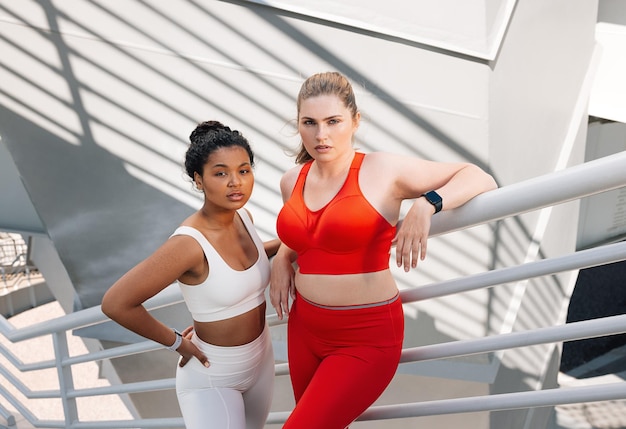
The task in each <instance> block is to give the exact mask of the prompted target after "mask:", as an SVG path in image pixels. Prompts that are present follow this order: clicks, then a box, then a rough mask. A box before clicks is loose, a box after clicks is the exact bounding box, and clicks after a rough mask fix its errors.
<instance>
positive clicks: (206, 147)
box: [185, 121, 254, 180]
mask: <svg viewBox="0 0 626 429" xmlns="http://www.w3.org/2000/svg"><path fill="white" fill-rule="evenodd" d="M189 141H190V142H191V144H190V145H189V148H188V149H187V153H186V155H185V171H186V172H187V175H188V176H189V177H191V179H192V180H193V178H194V177H193V175H194V173H198V174H199V175H201V176H202V170H203V168H204V165H205V164H206V162H207V160H208V159H209V156H211V154H212V153H213V152H215V151H216V150H218V149H220V148H223V147H232V146H239V147H242V148H244V149H245V150H246V152H248V156H249V157H250V165H251V166H253V167H254V153H253V152H252V148H250V144H249V143H248V140H246V138H245V137H244V136H243V135H242V134H241V133H240V132H239V131H237V130H231V129H230V128H229V127H227V126H226V125H224V124H222V123H221V122H218V121H204V122H201V123H200V124H198V126H197V127H196V129H195V130H193V131H192V133H191V135H190V136H189Z"/></svg>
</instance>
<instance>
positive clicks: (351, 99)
mask: <svg viewBox="0 0 626 429" xmlns="http://www.w3.org/2000/svg"><path fill="white" fill-rule="evenodd" d="M319 95H336V96H337V97H338V98H339V99H340V100H341V101H342V102H343V104H344V106H345V107H347V108H348V110H350V113H351V114H352V119H353V120H354V119H356V117H357V114H358V112H359V109H358V108H357V105H356V97H355V95H354V91H353V90H352V84H350V81H349V80H348V79H347V78H346V77H345V76H344V75H342V74H341V73H338V72H323V73H316V74H314V75H312V76H310V77H309V78H308V79H307V80H305V81H304V83H303V84H302V86H301V87H300V92H299V93H298V99H297V102H296V106H297V109H298V122H299V120H300V105H301V104H302V101H303V100H306V99H307V98H311V97H317V96H319ZM311 159H313V157H311V155H309V153H308V152H307V151H306V149H305V148H304V145H303V144H302V143H301V144H300V148H299V150H298V153H297V154H296V163H297V164H304V163H305V162H307V161H310V160H311Z"/></svg>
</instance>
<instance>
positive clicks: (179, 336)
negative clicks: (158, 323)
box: [166, 329, 183, 352]
mask: <svg viewBox="0 0 626 429" xmlns="http://www.w3.org/2000/svg"><path fill="white" fill-rule="evenodd" d="M172 331H174V334H176V339H175V340H174V344H172V345H171V346H166V347H167V348H168V349H170V350H171V351H173V352H175V351H176V349H177V348H179V347H180V345H181V344H182V342H183V334H181V333H180V332H178V331H177V330H176V329H172Z"/></svg>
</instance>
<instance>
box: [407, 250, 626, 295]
mask: <svg viewBox="0 0 626 429" xmlns="http://www.w3.org/2000/svg"><path fill="white" fill-rule="evenodd" d="M625 259H626V241H624V242H620V243H614V244H607V245H604V246H599V247H594V248H592V249H587V250H580V251H578V252H574V253H571V254H568V255H564V256H558V257H554V258H550V259H542V260H539V261H531V262H527V263H525V264H521V265H517V266H514V267H506V268H500V269H497V270H492V271H487V272H483V273H478V274H473V275H469V276H466V277H462V278H458V279H452V280H446V281H442V282H438V283H434V284H431V285H427V286H420V287H416V288H411V289H404V290H402V291H401V292H400V296H401V298H402V302H403V303H407V302H413V301H421V300H425V299H431V298H439V297H442V296H446V295H452V294H455V293H459V292H467V291H471V290H475V289H481V288H484V287H488V286H495V285H499V284H504V283H510V282H513V281H519V280H526V279H529V278H533V277H539V276H545V275H551V274H556V273H559V272H563V271H570V270H576V269H584V268H589V267H594V266H598V265H604V264H609V263H613V262H618V261H623V260H625Z"/></svg>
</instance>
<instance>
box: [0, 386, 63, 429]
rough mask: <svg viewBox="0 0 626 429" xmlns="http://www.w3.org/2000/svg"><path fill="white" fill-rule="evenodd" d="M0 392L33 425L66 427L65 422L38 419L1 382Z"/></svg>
mask: <svg viewBox="0 0 626 429" xmlns="http://www.w3.org/2000/svg"><path fill="white" fill-rule="evenodd" d="M0 394H2V397H4V398H5V399H6V400H7V401H8V402H9V404H11V405H12V406H13V407H15V410H16V411H17V412H18V413H19V414H20V415H21V416H22V417H24V418H25V419H26V420H28V422H29V423H30V424H32V425H33V426H35V427H43V428H64V427H65V422H61V421H52V420H39V419H37V417H36V416H35V415H34V414H33V413H31V412H30V410H29V409H28V408H26V407H24V406H23V405H22V403H21V402H20V401H18V400H17V398H15V396H13V395H12V394H11V392H9V391H8V390H6V389H5V388H4V387H3V386H2V385H1V384H0ZM57 397H58V395H57ZM35 423H37V424H35Z"/></svg>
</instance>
